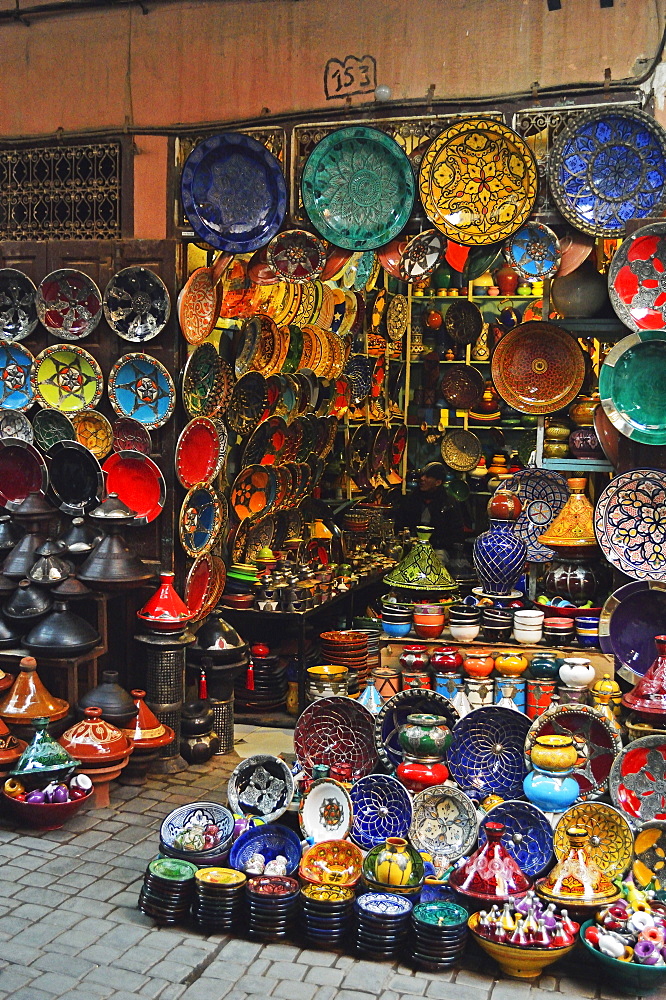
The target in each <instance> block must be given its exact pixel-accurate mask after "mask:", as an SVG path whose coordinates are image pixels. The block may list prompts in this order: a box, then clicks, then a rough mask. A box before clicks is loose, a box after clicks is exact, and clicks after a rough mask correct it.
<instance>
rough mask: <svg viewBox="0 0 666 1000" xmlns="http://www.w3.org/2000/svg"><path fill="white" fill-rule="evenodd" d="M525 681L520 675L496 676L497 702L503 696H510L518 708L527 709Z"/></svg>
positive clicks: (497, 702)
mask: <svg viewBox="0 0 666 1000" xmlns="http://www.w3.org/2000/svg"><path fill="white" fill-rule="evenodd" d="M525 683H526V682H525V681H524V680H522V678H520V677H496V678H495V704H496V705H497V704H499V702H501V701H502V699H503V698H510V699H511V701H512V702H513V703H514V705H515V706H516V708H517V709H518V710H519V711H521V712H524V711H525Z"/></svg>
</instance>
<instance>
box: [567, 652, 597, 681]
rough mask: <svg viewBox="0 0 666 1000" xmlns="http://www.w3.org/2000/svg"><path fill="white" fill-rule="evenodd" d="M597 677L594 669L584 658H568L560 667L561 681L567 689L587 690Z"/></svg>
mask: <svg viewBox="0 0 666 1000" xmlns="http://www.w3.org/2000/svg"><path fill="white" fill-rule="evenodd" d="M595 676H596V672H595V669H594V667H593V666H592V664H591V663H590V661H589V660H586V659H585V657H583V656H567V657H565V659H564V661H563V663H562V666H561V667H560V680H561V681H562V683H563V684H564V685H565V686H566V687H571V688H587V687H588V686H589V685H590V684H591V683H592V681H593V680H594V678H595Z"/></svg>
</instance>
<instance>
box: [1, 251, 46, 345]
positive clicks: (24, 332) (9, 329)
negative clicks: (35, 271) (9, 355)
mask: <svg viewBox="0 0 666 1000" xmlns="http://www.w3.org/2000/svg"><path fill="white" fill-rule="evenodd" d="M36 292H37V289H36V288H35V285H34V283H33V282H32V281H31V280H30V278H29V277H28V275H27V274H24V273H23V271H17V270H16V269H15V268H13V267H3V268H0V341H1V340H5V341H7V342H8V343H12V342H13V343H16V341H17V340H25V338H26V337H29V336H30V334H31V333H32V332H33V330H34V329H35V328H36V326H37V323H38V322H39V318H38V316H37V306H36V305H35V294H36Z"/></svg>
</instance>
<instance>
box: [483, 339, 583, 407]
mask: <svg viewBox="0 0 666 1000" xmlns="http://www.w3.org/2000/svg"><path fill="white" fill-rule="evenodd" d="M492 378H493V382H494V383H495V387H496V389H497V391H498V392H499V394H500V396H501V397H502V399H503V400H505V402H507V403H508V404H509V406H513V407H514V409H516V410H519V411H520V413H536V414H542V413H554V412H555V410H561V409H562V408H563V407H564V406H567V404H568V403H570V402H571V401H572V400H573V399H575V398H576V396H577V395H578V393H579V392H580V388H581V386H582V384H583V380H584V378H585V358H584V356H583V352H582V351H581V349H580V347H579V346H578V343H577V341H575V340H574V338H573V337H572V336H570V335H569V334H568V333H566V332H565V331H564V330H561V329H560V328H559V327H558V326H554V325H553V324H552V323H543V322H541V323H540V322H538V321H537V320H535V321H531V322H528V323H521V325H520V326H517V327H514V329H513V330H509V332H508V333H505V334H504V336H503V337H502V339H501V340H500V341H499V343H498V344H497V346H496V347H495V351H494V353H493V359H492Z"/></svg>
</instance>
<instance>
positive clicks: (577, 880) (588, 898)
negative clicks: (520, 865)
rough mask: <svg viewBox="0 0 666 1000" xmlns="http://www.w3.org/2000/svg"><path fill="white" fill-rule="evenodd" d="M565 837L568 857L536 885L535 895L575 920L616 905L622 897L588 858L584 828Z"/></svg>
mask: <svg viewBox="0 0 666 1000" xmlns="http://www.w3.org/2000/svg"><path fill="white" fill-rule="evenodd" d="M567 837H568V838H569V853H568V854H567V856H566V857H565V858H562V860H561V861H558V863H557V864H556V865H555V867H554V868H553V869H552V870H551V871H550V872H549V873H548V875H546V877H545V878H542V879H540V880H539V881H538V882H537V884H536V891H537V893H538V895H539V896H540V897H541V898H542V899H544V900H546V902H547V903H555V904H556V906H565V907H566V908H567V909H568V910H569V913H570V914H573V915H574V916H576V915H577V914H581V915H586V914H589V915H590V916H591V915H592V913H593V912H594V911H595V910H597V909H598V908H599V907H600V906H603V905H604V903H613V902H615V900H616V899H619V898H620V896H621V895H622V893H621V891H620V890H619V889H618V888H617V886H616V885H614V883H613V882H611V880H610V878H609V877H608V875H606V874H605V872H603V871H602V870H601V869H600V868H599V866H598V865H597V864H596V863H595V861H593V859H592V858H591V857H590V854H589V852H588V849H587V843H588V839H589V834H588V832H587V830H586V829H585V827H579V826H572V827H570V828H569V829H568V830H567Z"/></svg>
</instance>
